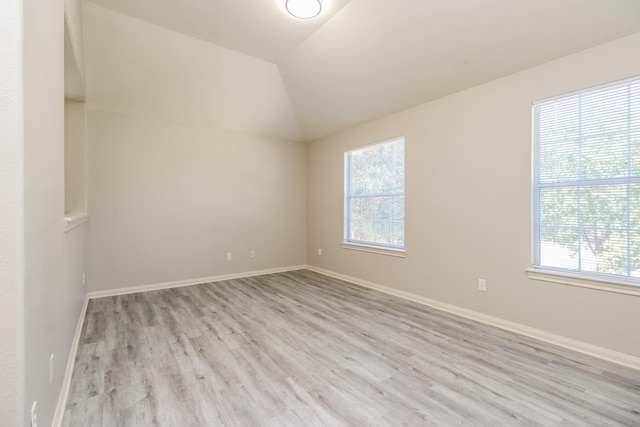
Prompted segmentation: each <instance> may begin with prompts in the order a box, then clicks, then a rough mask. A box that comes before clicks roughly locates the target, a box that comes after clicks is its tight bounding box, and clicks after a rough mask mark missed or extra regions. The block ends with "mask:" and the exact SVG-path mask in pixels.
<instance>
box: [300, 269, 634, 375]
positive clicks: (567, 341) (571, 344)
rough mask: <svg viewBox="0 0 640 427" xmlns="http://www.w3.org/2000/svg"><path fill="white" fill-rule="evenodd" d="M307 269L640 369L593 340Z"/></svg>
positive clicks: (626, 356)
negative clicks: (589, 341) (583, 339)
mask: <svg viewBox="0 0 640 427" xmlns="http://www.w3.org/2000/svg"><path fill="white" fill-rule="evenodd" d="M307 269H308V270H311V271H315V272H316V273H320V274H324V275H325V276H329V277H334V278H336V279H340V280H344V281H346V282H349V283H353V284H355V285H358V286H362V287H365V288H369V289H374V290H377V291H380V292H384V293H386V294H390V295H394V296H397V297H400V298H403V299H406V300H409V301H413V302H417V303H419V304H423V305H426V306H429V307H432V308H435V309H437V310H442V311H445V312H447V313H451V314H455V315H458V316H461V317H464V318H467V319H471V320H475V321H477V322H481V323H484V324H487V325H491V326H495V327H497V328H500V329H504V330H507V331H511V332H515V333H517V334H520V335H524V336H527V337H530V338H535V339H537V340H540V341H544V342H547V343H550V344H554V345H557V346H560V347H564V348H567V349H569V350H573V351H577V352H579V353H583V354H587V355H589V356H593V357H597V358H599V359H603V360H606V361H609V362H613V363H617V364H619V365H623V366H626V367H629V368H632V369H637V370H640V358H638V357H635V356H631V355H628V354H625V353H620V352H617V351H613V350H609V349H607V348H603V347H599V346H595V345H593V344H588V343H585V342H582V341H577V340H574V339H571V338H566V337H563V336H560V335H555V334H552V333H549V332H545V331H542V330H540V329H535V328H531V327H529V326H525V325H522V324H519V323H515V322H510V321H508V320H504V319H500V318H498V317H493V316H489V315H486V314H483V313H479V312H477V311H473V310H468V309H466V308H462V307H458V306H455V305H451V304H447V303H444V302H440V301H436V300H433V299H430V298H426V297H422V296H419V295H415V294H412V293H409V292H404V291H400V290H398V289H394V288H390V287H387V286H383V285H379V284H377V283H373V282H369V281H366V280H362V279H358V278H356V277H351V276H347V275H344V274H340V273H336V272H334V271H330V270H325V269H322V268H318V267H314V266H312V265H307Z"/></svg>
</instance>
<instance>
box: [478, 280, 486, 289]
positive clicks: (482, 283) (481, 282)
mask: <svg viewBox="0 0 640 427" xmlns="http://www.w3.org/2000/svg"><path fill="white" fill-rule="evenodd" d="M478 290H480V291H482V292H487V281H486V280H484V279H478Z"/></svg>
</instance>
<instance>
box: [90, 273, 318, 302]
mask: <svg viewBox="0 0 640 427" xmlns="http://www.w3.org/2000/svg"><path fill="white" fill-rule="evenodd" d="M305 268H307V266H306V265H295V266H289V267H279V268H270V269H267V270H256V271H246V272H244V273H232V274H223V275H220V276H212V277H201V278H199V279H187V280H178V281H175V282H164V283H156V284H151V285H142V286H132V287H129V288H116V289H108V290H106V291H95V292H89V299H93V298H103V297H111V296H115V295H126V294H135V293H138V292H148V291H157V290H160V289H170V288H180V287H182V286H192V285H200V284H202V283H211V282H220V281H222V280H232V279H243V278H245V277H253V276H262V275H265V274H274V273H284V272H287V271H295V270H304V269H305Z"/></svg>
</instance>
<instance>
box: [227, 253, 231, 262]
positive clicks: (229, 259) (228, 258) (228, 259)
mask: <svg viewBox="0 0 640 427" xmlns="http://www.w3.org/2000/svg"><path fill="white" fill-rule="evenodd" d="M227 261H231V252H227Z"/></svg>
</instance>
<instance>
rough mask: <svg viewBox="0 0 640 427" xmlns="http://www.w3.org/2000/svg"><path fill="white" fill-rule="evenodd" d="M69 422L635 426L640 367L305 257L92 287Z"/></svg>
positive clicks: (69, 403) (66, 421)
mask: <svg viewBox="0 0 640 427" xmlns="http://www.w3.org/2000/svg"><path fill="white" fill-rule="evenodd" d="M629 338H630V339H632V338H633V339H637V337H629ZM63 425H64V426H74V427H76V426H156V425H157V426H179V427H188V426H251V427H253V426H296V427H300V426H458V425H473V426H492V427H497V426H620V425H624V426H634V427H638V426H640V371H634V370H631V369H626V368H623V367H620V366H617V365H615V364H611V363H607V362H603V361H601V360H598V359H594V358H590V357H587V356H585V355H581V354H578V353H573V352H571V351H568V350H565V349H562V348H559V347H555V346H552V345H549V344H545V343H542V342H539V341H536V340H533V339H530V338H526V337H523V336H520V335H517V334H514V333H510V332H506V331H503V330H499V329H496V328H492V327H489V326H486V325H482V324H479V323H476V322H473V321H470V320H466V319H463V318H459V317H456V316H453V315H449V314H446V313H442V312H439V311H437V310H434V309H430V308H428V307H425V306H422V305H419V304H416V303H413V302H409V301H405V300H402V299H398V298H395V297H392V296H389V295H387V294H383V293H380V292H377V291H373V290H368V289H363V288H360V287H357V286H354V285H351V284H347V283H345V282H342V281H339V280H336V279H332V278H328V277H326V276H322V275H319V274H316V273H313V272H310V271H305V270H302V271H298V272H290V273H281V274H272V275H266V276H260V277H253V278H247V279H237V280H230V281H224V282H217V283H209V284H203V285H197V286H189V287H183V288H176V289H170V290H160V291H153V292H146V293H138V294H131V295H123V296H115V297H108V298H101V299H94V300H91V301H90V303H89V306H88V310H87V316H86V320H85V323H84V329H83V332H82V337H81V341H80V345H79V348H78V354H77V357H76V364H75V369H74V373H73V380H72V384H71V390H70V394H69V399H68V401H67V406H66V412H65V416H64V420H63Z"/></svg>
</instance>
